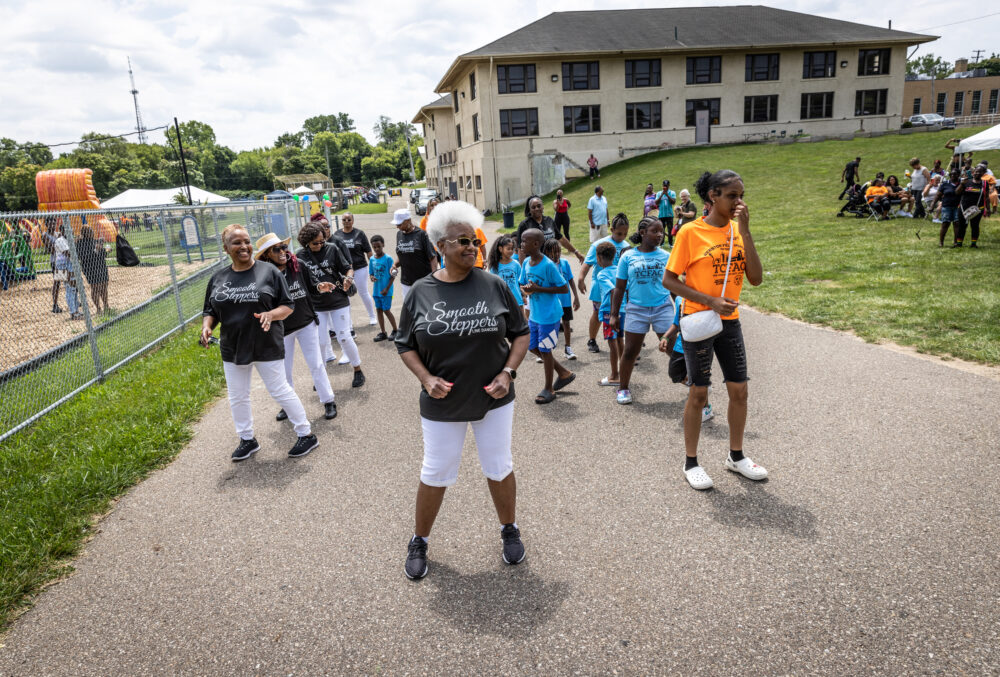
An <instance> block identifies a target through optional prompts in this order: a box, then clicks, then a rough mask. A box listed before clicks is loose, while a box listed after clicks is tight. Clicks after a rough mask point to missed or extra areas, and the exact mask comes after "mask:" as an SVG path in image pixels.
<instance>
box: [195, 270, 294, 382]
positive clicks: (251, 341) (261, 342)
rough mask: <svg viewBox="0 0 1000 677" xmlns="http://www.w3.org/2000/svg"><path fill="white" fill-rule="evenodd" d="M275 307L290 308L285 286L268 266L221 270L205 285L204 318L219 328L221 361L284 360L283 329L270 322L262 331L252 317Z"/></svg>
mask: <svg viewBox="0 0 1000 677" xmlns="http://www.w3.org/2000/svg"><path fill="white" fill-rule="evenodd" d="M278 306H288V307H289V308H294V306H295V302H294V301H292V297H291V295H290V294H289V293H288V284H287V283H286V282H285V278H284V277H282V275H281V272H280V271H279V270H278V269H277V268H276V267H275V266H273V265H271V264H270V263H263V262H260V261H258V262H256V263H254V265H253V266H251V267H250V268H249V269H247V270H240V271H236V270H233V269H232V267H231V266H230V267H227V268H223V269H222V270H220V271H219V272H217V273H216V274H215V275H213V276H212V279H210V280H209V281H208V287H207V288H206V289H205V307H204V309H203V311H202V312H203V314H204V315H210V316H211V317H214V318H215V319H217V320H218V321H219V322H220V323H221V324H222V338H221V340H220V344H221V348H222V361H223V362H233V363H234V364H251V363H253V362H273V361H274V360H282V359H284V358H285V344H284V341H283V339H284V336H285V334H284V326H283V325H282V323H281V322H272V323H271V329H270V331H264V330H263V329H262V328H261V326H260V320H259V319H257V318H256V317H254V316H253V314H254V313H262V312H265V311H268V310H274V309H275V308H277V307H278Z"/></svg>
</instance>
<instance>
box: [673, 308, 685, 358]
mask: <svg viewBox="0 0 1000 677" xmlns="http://www.w3.org/2000/svg"><path fill="white" fill-rule="evenodd" d="M683 307H684V299H683V297H680V296H678V297H677V298H676V299H674V324H676V325H677V327H678V328H679V327H680V326H681V309H682V308H683ZM674 351H676V352H678V353H681V354H682V355H683V354H684V339H683V338H682V337H681V333H680V332H677V340H676V341H674Z"/></svg>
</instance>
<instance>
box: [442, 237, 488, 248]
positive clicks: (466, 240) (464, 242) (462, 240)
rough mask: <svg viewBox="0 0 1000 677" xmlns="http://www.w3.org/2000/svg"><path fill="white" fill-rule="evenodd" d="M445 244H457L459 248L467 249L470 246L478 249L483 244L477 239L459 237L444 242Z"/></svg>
mask: <svg viewBox="0 0 1000 677" xmlns="http://www.w3.org/2000/svg"><path fill="white" fill-rule="evenodd" d="M445 243H447V244H452V243H457V244H458V246H459V247H468V246H469V245H470V244H471V245H472V246H473V247H478V246H480V245H482V244H483V241H482V240H480V239H479V238H478V237H475V238H468V237H460V238H458V239H457V240H445Z"/></svg>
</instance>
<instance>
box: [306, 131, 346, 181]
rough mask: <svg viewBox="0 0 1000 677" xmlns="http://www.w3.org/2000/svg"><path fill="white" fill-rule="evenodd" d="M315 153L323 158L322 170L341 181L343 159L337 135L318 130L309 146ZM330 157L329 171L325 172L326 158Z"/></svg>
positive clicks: (334, 179) (333, 178) (335, 179)
mask: <svg viewBox="0 0 1000 677" xmlns="http://www.w3.org/2000/svg"><path fill="white" fill-rule="evenodd" d="M309 148H310V150H312V151H314V152H315V153H316V154H317V155H319V156H320V157H322V158H323V163H324V165H323V166H324V170H323V171H324V172H325V173H326V174H327V175H328V176H329V177H330V178H331V179H332V180H333V181H334V182H335V183H339V182H341V181H343V178H342V177H343V174H344V161H343V158H341V148H340V142H339V141H337V135H336V134H334V133H332V132H319V133H318V134H317V135H316V136H315V137H314V138H313V142H312V145H311V146H310V147H309ZM328 157H329V158H330V163H329V166H330V171H329V172H326V160H327V158H328Z"/></svg>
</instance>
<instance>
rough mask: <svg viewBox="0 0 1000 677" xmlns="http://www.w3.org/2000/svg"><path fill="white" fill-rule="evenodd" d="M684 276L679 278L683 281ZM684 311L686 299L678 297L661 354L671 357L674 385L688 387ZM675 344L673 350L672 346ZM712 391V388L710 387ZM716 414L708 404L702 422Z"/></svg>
mask: <svg viewBox="0 0 1000 677" xmlns="http://www.w3.org/2000/svg"><path fill="white" fill-rule="evenodd" d="M683 278H684V276H683V275H681V277H680V278H679V279H680V280H681V281H683ZM683 310H684V299H683V298H681V297H680V296H678V297H677V298H675V299H674V321H673V324H671V325H670V329H668V330H667V333H666V334H664V335H663V338H662V339H661V340H660V352H661V353H667V354H669V355H670V363H669V364H668V366H667V375H668V376H669V377H670V380H671V381H673V382H674V383H683V384H684V385H686V386H690V385H691V384H690V383H689V382H688V377H687V363H686V362H685V361H684V339H683V338H682V337H681V312H682V311H683ZM671 342H673V344H674V345H673V349H671V347H670V344H671ZM708 388H709V390H710V391H711V389H712V386H709V387H708ZM713 416H715V414H714V413H713V412H712V404H711V403H706V404H705V407H704V408H703V409H702V410H701V422H702V423H704V422H705V421H707V420H709V419H711V418H712V417H713Z"/></svg>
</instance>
